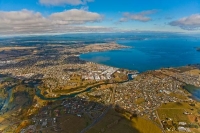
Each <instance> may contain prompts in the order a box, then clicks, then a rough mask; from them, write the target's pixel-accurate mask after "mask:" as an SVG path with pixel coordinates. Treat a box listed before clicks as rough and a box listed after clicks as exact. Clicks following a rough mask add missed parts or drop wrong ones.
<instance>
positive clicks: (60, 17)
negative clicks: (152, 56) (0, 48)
mask: <svg viewBox="0 0 200 133" xmlns="http://www.w3.org/2000/svg"><path fill="white" fill-rule="evenodd" d="M102 19H103V17H102V16H101V15H100V14H98V13H95V12H89V11H84V10H78V9H71V10H66V11H63V12H59V13H53V14H51V15H50V16H47V17H44V16H43V15H42V14H41V13H39V12H33V11H29V10H25V9H24V10H21V11H10V12H5V11H0V34H2V35H3V34H32V33H65V32H91V31H109V30H112V28H106V27H101V26H84V25H83V24H85V23H87V22H98V21H101V20H102Z"/></svg>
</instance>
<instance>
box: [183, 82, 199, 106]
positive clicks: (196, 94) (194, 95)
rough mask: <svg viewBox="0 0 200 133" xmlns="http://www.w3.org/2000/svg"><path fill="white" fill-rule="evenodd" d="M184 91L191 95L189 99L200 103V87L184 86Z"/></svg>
mask: <svg viewBox="0 0 200 133" xmlns="http://www.w3.org/2000/svg"><path fill="white" fill-rule="evenodd" d="M184 89H185V90H187V91H188V92H189V93H190V94H192V96H191V98H193V99H195V100H197V101H199V102H200V87H196V86H193V85H186V86H184Z"/></svg>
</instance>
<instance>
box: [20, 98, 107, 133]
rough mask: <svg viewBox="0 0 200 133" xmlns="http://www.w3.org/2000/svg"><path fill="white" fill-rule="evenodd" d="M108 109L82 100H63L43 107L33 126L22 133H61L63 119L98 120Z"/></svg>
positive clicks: (33, 121) (33, 120)
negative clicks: (46, 131) (74, 117)
mask: <svg viewBox="0 0 200 133" xmlns="http://www.w3.org/2000/svg"><path fill="white" fill-rule="evenodd" d="M106 108H107V107H106V106H104V105H102V104H99V103H95V102H89V101H87V100H85V99H81V98H68V99H65V100H62V102H61V103H60V104H57V106H56V107H55V104H53V105H48V106H45V107H43V108H42V109H41V110H40V112H39V113H38V114H37V115H35V116H34V117H33V118H32V119H31V123H33V124H32V125H30V126H28V127H26V128H24V129H22V130H21V133H25V132H27V131H29V132H36V131H42V130H46V129H48V128H51V130H53V131H56V132H59V131H61V130H62V129H61V128H60V125H59V124H60V123H61V122H62V121H60V118H61V117H67V115H74V116H76V117H83V116H84V117H88V119H90V120H91V121H94V120H95V119H97V118H98V117H99V116H100V115H101V114H102V113H103V112H104V110H105V109H106Z"/></svg>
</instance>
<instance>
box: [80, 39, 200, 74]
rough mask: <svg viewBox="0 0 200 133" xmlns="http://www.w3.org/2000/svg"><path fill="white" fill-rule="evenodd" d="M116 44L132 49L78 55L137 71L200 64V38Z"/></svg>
mask: <svg viewBox="0 0 200 133" xmlns="http://www.w3.org/2000/svg"><path fill="white" fill-rule="evenodd" d="M117 43H118V44H122V45H126V46H131V47H132V48H129V49H121V50H112V51H106V52H92V53H86V54H82V55H80V58H81V59H83V60H87V61H92V62H96V63H99V64H104V65H108V66H113V67H118V68H125V69H130V70H138V71H139V72H144V71H148V70H156V69H160V68H166V67H179V66H185V65H188V64H198V63H200V52H198V51H197V50H196V47H199V46H200V39H199V38H195V37H189V36H188V37H186V36H183V37H178V38H177V37H169V38H147V39H143V40H125V39H124V40H120V41H117Z"/></svg>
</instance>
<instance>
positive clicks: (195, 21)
mask: <svg viewBox="0 0 200 133" xmlns="http://www.w3.org/2000/svg"><path fill="white" fill-rule="evenodd" d="M169 24H170V25H171V26H178V27H180V28H182V29H184V30H198V29H200V14H193V15H191V16H189V17H184V18H181V19H179V20H176V21H172V22H170V23H169Z"/></svg>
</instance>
